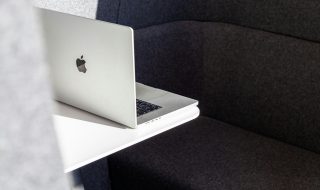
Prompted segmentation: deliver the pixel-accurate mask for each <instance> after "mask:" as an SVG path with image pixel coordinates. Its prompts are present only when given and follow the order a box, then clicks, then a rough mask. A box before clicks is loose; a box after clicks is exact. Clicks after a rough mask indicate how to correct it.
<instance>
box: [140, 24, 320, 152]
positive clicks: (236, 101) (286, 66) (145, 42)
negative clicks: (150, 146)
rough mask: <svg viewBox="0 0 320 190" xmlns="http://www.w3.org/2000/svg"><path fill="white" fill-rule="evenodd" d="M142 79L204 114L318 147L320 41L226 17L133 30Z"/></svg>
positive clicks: (316, 148)
mask: <svg viewBox="0 0 320 190" xmlns="http://www.w3.org/2000/svg"><path fill="white" fill-rule="evenodd" d="M135 37H136V38H135V53H136V76H137V80H138V81H139V82H142V83H145V84H148V85H151V86H155V87H159V88H161V89H166V90H168V91H172V92H176V93H178V94H182V95H185V96H188V97H193V98H195V99H198V100H199V101H200V110H201V114H203V115H206V116H210V117H212V118H215V119H218V120H220V121H223V122H227V123H230V124H233V125H236V126H239V127H242V128H245V129H249V130H252V131H255V132H257V133H261V134H264V135H267V136H271V137H274V138H277V139H280V140H282V141H285V142H288V143H291V144H295V145H299V146H301V147H304V148H308V149H310V150H313V151H316V152H318V153H320V138H319V136H320V128H319V125H318V124H319V123H320V115H319V113H320V107H319V104H320V100H319V98H318V97H319V96H320V64H319V63H320V44H319V43H314V42H310V41H306V40H301V39H297V38H292V37H288V36H282V35H277V34H274V33H270V32H264V31H260V30H254V29H250V28H246V27H240V26H236V25H231V24H224V23H212V22H195V21H180V22H173V23H168V24H163V25H158V26H152V27H148V28H144V29H139V30H136V31H135Z"/></svg>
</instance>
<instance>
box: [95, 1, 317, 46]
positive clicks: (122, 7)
mask: <svg viewBox="0 0 320 190" xmlns="http://www.w3.org/2000/svg"><path fill="white" fill-rule="evenodd" d="M99 5H100V6H98V11H97V18H98V19H100V20H105V21H111V22H114V21H115V20H113V18H114V17H113V16H112V15H114V12H115V11H117V12H118V16H117V19H116V20H117V21H116V22H117V23H120V24H124V25H128V26H132V27H133V28H135V29H139V28H144V27H148V26H153V25H158V24H163V23H168V22H174V21H181V20H196V21H211V22H224V23H232V24H236V25H241V26H247V27H251V28H256V29H261V30H266V31H270V32H275V33H281V34H285V35H290V36H296V37H299V38H304V39H308V40H315V41H320V35H319V34H320V2H319V1H317V0H309V1H299V0H284V1H278V0H269V1H252V0H237V1H234V0H175V1H171V0H162V1H156V0H140V1H132V0H121V1H120V0H99ZM107 5H109V6H107ZM110 7H112V10H110ZM110 18H112V19H110Z"/></svg>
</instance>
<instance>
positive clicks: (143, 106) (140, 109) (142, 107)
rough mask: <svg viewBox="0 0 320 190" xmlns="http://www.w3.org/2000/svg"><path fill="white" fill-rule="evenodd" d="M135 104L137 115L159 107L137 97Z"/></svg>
mask: <svg viewBox="0 0 320 190" xmlns="http://www.w3.org/2000/svg"><path fill="white" fill-rule="evenodd" d="M136 105H137V117H139V116H141V115H143V114H146V113H149V112H152V111H154V110H157V109H160V108H161V106H158V105H155V104H151V103H149V102H145V101H142V100H139V99H136Z"/></svg>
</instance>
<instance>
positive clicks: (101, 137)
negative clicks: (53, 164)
mask: <svg viewBox="0 0 320 190" xmlns="http://www.w3.org/2000/svg"><path fill="white" fill-rule="evenodd" d="M55 110H56V113H55V115H54V116H53V118H54V123H55V129H56V133H57V137H58V143H59V147H60V151H61V154H62V159H63V164H64V171H65V172H66V173H67V172H70V171H73V170H75V169H77V168H80V167H82V166H84V165H87V164H89V163H91V162H94V161H96V160H98V159H100V158H103V157H105V156H108V155H110V154H112V153H115V152H117V151H119V150H121V149H124V148H126V147H129V146H131V145H133V144H136V143H138V142H141V141H143V140H145V139H148V138H150V137H152V136H155V135H157V134H160V133H162V132H164V131H167V130H169V129H172V128H174V127H176V126H179V125H181V124H183V123H185V122H188V121H190V120H192V119H195V118H196V117H198V115H199V109H198V108H197V107H196V106H194V107H193V108H191V109H190V108H189V109H186V110H180V111H179V113H181V114H178V116H175V118H176V119H174V120H172V119H165V117H162V119H161V120H162V121H164V122H154V123H152V124H149V125H148V126H141V127H138V128H136V129H130V128H127V127H125V126H123V125H120V124H117V123H114V122H112V121H110V120H107V119H104V118H102V117H99V116H95V115H93V114H90V113H88V112H85V111H82V110H79V109H77V108H74V107H71V106H68V105H65V104H61V103H56V109H55ZM182 113H183V114H182ZM167 115H168V117H169V116H170V114H167Z"/></svg>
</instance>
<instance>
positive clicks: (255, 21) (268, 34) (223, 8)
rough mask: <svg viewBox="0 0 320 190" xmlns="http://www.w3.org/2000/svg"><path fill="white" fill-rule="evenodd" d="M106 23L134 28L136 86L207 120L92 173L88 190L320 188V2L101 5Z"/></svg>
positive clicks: (123, 0) (105, 1)
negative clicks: (176, 98)
mask: <svg viewBox="0 0 320 190" xmlns="http://www.w3.org/2000/svg"><path fill="white" fill-rule="evenodd" d="M97 19H100V20H105V21H110V22H115V23H119V24H124V25H128V26H131V27H133V28H134V29H135V53H136V72H137V73H136V77H137V81H139V82H142V83H145V84H147V85H151V86H154V87H159V88H162V89H166V90H169V91H172V92H176V93H178V94H182V95H185V96H189V97H192V98H195V99H198V100H199V101H200V105H199V106H200V110H201V116H200V117H199V118H198V119H196V120H194V121H192V122H189V123H187V124H185V125H182V126H180V127H177V128H175V129H173V130H171V131H168V132H166V133H163V134H161V135H158V136H156V137H154V138H151V139H149V140H147V141H144V142H142V143H139V144H137V145H135V146H132V147H130V148H128V149H125V150H123V151H120V152H118V153H116V154H113V155H111V156H110V157H109V158H108V159H103V160H100V161H98V162H96V163H93V164H91V165H89V166H87V167H84V168H82V169H81V172H82V178H83V179H84V182H85V186H86V188H87V189H105V188H106V186H107V185H110V184H111V187H112V189H113V190H129V189H130V190H145V189H146V190H147V189H148V190H151V189H152V190H164V189H176V190H180V189H181V190H182V189H183V190H213V189H219V190H220V189H223V190H229V189H232V190H233V189H236V190H238V189H241V190H242V189H243V190H247V189H255V190H256V189H259V190H260V189H263V190H264V189H265V190H273V189H281V190H291V189H299V190H300V189H301V190H306V189H312V190H313V189H320V101H319V99H320V2H319V1H316V0H310V1H298V0H282V1H278V0H269V1H252V0H251V1H250V0H175V1H170V0H162V1H155V0H140V1H132V0H100V1H99V6H98V13H97ZM107 162H108V164H109V170H108V167H107ZM102 166H103V167H102ZM93 171H94V172H93ZM108 174H109V175H110V176H108ZM99 177H100V178H101V179H102V181H103V182H101V180H100V182H99V184H97V181H98V180H96V179H98V178H99ZM109 179H110V183H109ZM101 184H107V185H101Z"/></svg>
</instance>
